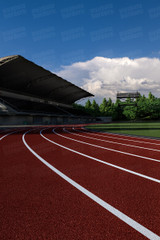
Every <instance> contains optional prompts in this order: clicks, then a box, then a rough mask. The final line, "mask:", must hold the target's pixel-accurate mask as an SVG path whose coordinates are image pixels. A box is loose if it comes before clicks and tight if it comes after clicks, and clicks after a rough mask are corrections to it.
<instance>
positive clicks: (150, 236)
mask: <svg viewBox="0 0 160 240" xmlns="http://www.w3.org/2000/svg"><path fill="white" fill-rule="evenodd" d="M43 130H45V129H42V130H41V132H40V134H41V136H43V135H42V131H43ZM29 131H30V130H29ZM29 131H27V132H25V133H24V134H23V136H22V140H23V143H24V145H25V146H26V147H27V148H28V150H29V151H30V152H31V153H32V154H33V155H34V156H35V157H36V158H38V159H39V160H40V161H41V162H42V163H43V164H45V165H46V166H47V167H48V168H50V169H51V170H52V171H53V172H55V173H56V174H57V175H59V176H60V177H61V178H63V179H64V180H65V181H67V182H68V183H70V184H71V185H72V186H73V187H75V188H76V189H78V190H79V191H80V192H82V193H83V194H84V195H86V196H87V197H89V198H90V199H92V200H93V201H94V202H96V203H97V204H99V205H100V206H101V207H103V208H104V209H106V210H107V211H109V212H110V213H112V214H113V215H114V216H116V217H117V218H119V219H120V220H122V221H123V222H125V223H126V224H128V225H129V226H130V227H132V228H133V229H135V230H136V231H138V232H139V233H141V234H142V235H143V236H145V237H146V238H148V239H150V240H160V237H159V236H158V235H157V234H155V233H153V232H152V231H150V230H149V229H148V228H146V227H144V226H143V225H141V224H139V223H138V222H136V221H135V220H133V219H132V218H130V217H128V216H127V215H126V214H124V213H122V212H121V211H119V210H118V209H116V208H114V207H113V206H111V205H110V204H108V203H107V202H105V201H103V200H102V199H101V198H99V197H98V196H96V195H95V194H93V193H92V192H90V191H89V190H87V189H86V188H84V187H83V186H81V185H80V184H78V183H77V182H75V181H74V180H72V179H71V178H69V177H68V176H67V175H65V174H64V173H62V172H61V171H59V170H58V169H57V168H55V167H54V166H52V165H51V164H50V163H48V162H47V161H46V160H45V159H44V158H42V157H41V156H40V155H38V154H37V153H36V152H35V151H34V150H33V149H32V148H31V147H30V146H29V145H28V144H27V142H26V140H25V135H26V134H27V133H28V132H29ZM44 138H46V137H44ZM52 143H54V144H56V143H55V142H53V141H52ZM56 145H58V144H56Z"/></svg>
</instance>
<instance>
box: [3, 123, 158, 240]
mask: <svg viewBox="0 0 160 240" xmlns="http://www.w3.org/2000/svg"><path fill="white" fill-rule="evenodd" d="M159 186H160V140H153V139H147V138H140V137H139V138H137V137H129V136H122V135H118V134H109V133H96V132H89V131H87V130H85V129H84V128H83V127H81V126H76V127H71V126H63V127H48V128H42V127H41V128H38V127H37V128H30V129H29V128H28V129H27V128H26V129H25V128H23V129H6V130H1V131H0V192H1V197H0V239H2V240H6V239H7V240H8V239H16V240H30V239H32V240H65V239H69V240H70V239H76V240H77V239H89V240H90V239H94V240H95V239H98V240H99V239H100V240H101V239H102V240H103V239H107V240H112V239H114V240H120V239H121V240H125V239H126V240H130V239H132V240H134V239H135V240H141V239H152V240H158V239H160V237H159V236H160V187H159Z"/></svg>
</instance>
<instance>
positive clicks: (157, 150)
mask: <svg viewBox="0 0 160 240" xmlns="http://www.w3.org/2000/svg"><path fill="white" fill-rule="evenodd" d="M64 129H65V128H64ZM73 130H75V129H73ZM65 131H67V132H68V133H70V134H74V135H77V136H81V137H84V138H90V139H93V140H98V141H101V142H108V143H113V144H118V145H122V146H127V147H133V148H140V149H145V150H149V151H155V152H160V149H154V148H146V147H141V146H137V145H131V144H125V143H119V142H114V141H109V140H103V139H99V138H93V137H88V136H84V135H80V134H78V133H72V132H70V131H68V130H66V129H65ZM75 131H76V132H81V133H85V132H82V131H79V130H75ZM97 136H101V135H100V134H99V135H97ZM102 136H103V135H102ZM126 141H127V140H126Z"/></svg>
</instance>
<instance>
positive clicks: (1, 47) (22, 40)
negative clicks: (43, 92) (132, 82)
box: [0, 0, 160, 94]
mask: <svg viewBox="0 0 160 240" xmlns="http://www.w3.org/2000/svg"><path fill="white" fill-rule="evenodd" d="M0 13H1V24H0V56H1V57H3V56H8V55H13V54H20V55H22V56H24V57H26V58H28V59H29V60H31V61H34V62H35V63H37V64H39V65H41V66H43V67H45V68H47V69H49V70H51V71H53V72H56V73H59V74H61V75H62V76H63V77H64V78H65V76H64V74H66V72H63V70H64V67H63V66H72V65H73V64H74V63H78V62H86V61H91V60H92V59H94V58H95V57H103V58H105V59H114V58H119V59H121V58H123V57H128V58H129V60H130V59H139V58H144V57H146V58H149V59H153V58H158V59H159V56H160V45H159V42H160V2H159V0H112V1H111V0H52V1H51V0H45V1H42V0H39V1H36V0H32V1H31V0H24V1H23V0H20V1H19V0H14V1H9V0H6V1H3V2H2V1H1V3H0ZM97 64H99V62H97ZM65 70H66V69H65ZM87 71H89V69H88V70H87ZM78 73H79V72H77V74H78ZM88 74H89V73H88ZM88 74H87V75H85V76H82V77H83V80H85V79H87V76H88ZM82 75H83V74H82ZM135 75H136V74H135ZM70 76H71V74H70V75H68V78H67V80H69V81H70V80H71V81H72V82H74V79H73V77H72V76H71V78H70V79H69V77H70ZM74 78H75V75H74ZM88 79H90V78H88ZM92 80H93V79H92ZM86 81H87V80H86ZM82 82H83V81H82ZM85 83H86V82H83V83H80V79H78V80H77V81H76V80H75V84H78V85H79V86H82V87H84V86H85ZM87 90H88V89H87ZM95 94H96V93H95Z"/></svg>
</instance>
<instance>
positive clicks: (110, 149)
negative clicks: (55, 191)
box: [59, 134, 160, 162]
mask: <svg viewBox="0 0 160 240" xmlns="http://www.w3.org/2000/svg"><path fill="white" fill-rule="evenodd" d="M59 135H61V134H59ZM61 136H62V135H61ZM80 136H81V135H80ZM63 137H64V138H68V139H70V140H72V141H75V142H79V143H82V144H87V145H90V146H93V147H97V148H102V149H105V150H109V151H112V152H118V153H121V154H125V155H129V156H133V157H138V158H143V159H147V160H150V161H154V162H160V160H158V159H155V158H150V157H144V156H141V155H136V154H133V153H128V152H122V151H119V150H116V149H112V148H107V147H102V146H99V145H96V144H91V143H88V142H84V141H80V140H76V139H73V138H70V137H66V136H63Z"/></svg>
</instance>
